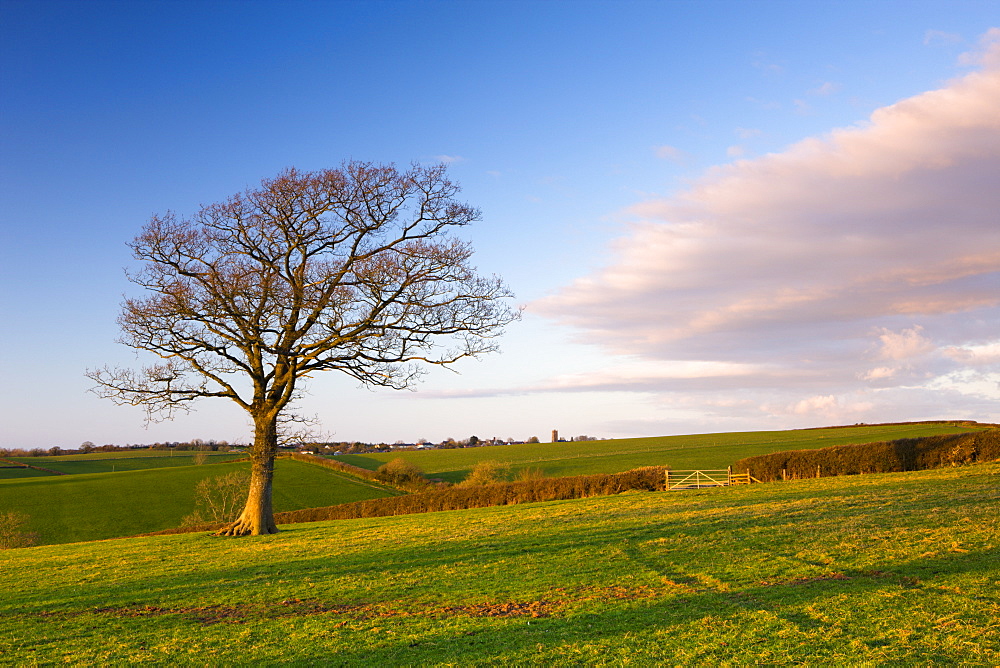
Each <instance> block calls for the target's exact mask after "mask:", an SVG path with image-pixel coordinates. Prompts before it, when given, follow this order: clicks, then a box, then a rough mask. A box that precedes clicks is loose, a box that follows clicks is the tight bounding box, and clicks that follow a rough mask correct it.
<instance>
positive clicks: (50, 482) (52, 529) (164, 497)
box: [0, 459, 400, 544]
mask: <svg viewBox="0 0 1000 668" xmlns="http://www.w3.org/2000/svg"><path fill="white" fill-rule="evenodd" d="M249 466H250V465H249V463H248V462H242V463H215V464H204V465H201V466H191V465H188V466H180V467H169V468H156V469H147V470H136V471H130V472H125V473H91V474H80V475H65V476H48V477H40V478H27V479H14V480H9V479H8V480H0V508H2V509H4V510H17V511H20V512H23V513H26V514H27V515H29V517H30V518H31V520H30V524H29V526H28V529H30V530H32V531H37V532H38V533H39V535H40V539H41V542H42V543H44V544H50V543H69V542H74V541H84V540H98V539H102V538H114V537H118V536H132V535H135V534H139V533H147V532H150V531H158V530H160V529H167V528H171V527H176V526H178V525H179V524H180V522H181V520H182V519H183V517H184V516H185V515H187V514H189V513H190V512H192V511H193V510H194V507H195V486H196V485H197V483H198V482H199V481H200V480H202V479H204V478H208V477H213V476H218V475H223V474H225V473H227V472H229V471H233V470H237V469H249ZM399 493H400V492H398V491H396V490H394V489H391V488H388V487H384V486H381V485H378V484H375V483H370V482H368V481H364V480H360V479H358V478H355V477H353V476H349V475H345V474H343V473H339V472H337V471H332V470H330V469H325V468H321V467H318V466H313V465H310V464H304V463H301V462H296V461H291V460H285V459H282V460H279V461H278V462H277V466H276V468H275V486H274V508H275V511H278V512H280V511H282V510H297V509H300V508H314V507H317V506H329V505H334V504H338V503H347V502H350V501H360V500H363V499H374V498H380V497H384V496H394V495H396V494H399Z"/></svg>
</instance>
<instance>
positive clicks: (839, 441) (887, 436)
mask: <svg viewBox="0 0 1000 668" xmlns="http://www.w3.org/2000/svg"><path fill="white" fill-rule="evenodd" d="M982 428H984V427H969V426H968V425H956V424H954V423H925V424H898V425H879V426H858V427H836V428H827V429H796V430H790V431H756V432H733V433H723V434H694V435H685V436H661V437H655V438H627V439H616V440H608V441H582V442H575V443H535V444H517V445H498V446H488V447H482V448H465V449H456V450H422V451H403V452H399V453H381V454H366V455H338V456H337V457H336V458H337V459H339V460H341V461H344V462H346V463H348V464H353V465H354V466H360V467H361V468H367V469H370V470H375V469H377V468H378V467H379V466H381V465H382V464H384V463H385V462H387V461H389V460H391V459H395V458H396V457H403V458H404V459H406V460H407V461H410V462H412V463H413V464H415V465H417V466H419V467H420V468H421V470H423V471H424V473H426V474H427V475H430V476H432V477H436V478H441V479H442V480H447V481H449V482H461V481H462V480H463V479H465V476H466V475H468V472H469V470H470V469H471V468H472V467H473V466H474V465H475V463H476V462H478V461H481V460H483V459H495V460H497V461H499V462H503V463H507V464H510V466H511V471H512V473H516V472H517V471H519V470H521V469H525V468H538V469H541V470H542V471H543V472H544V473H545V474H546V475H548V476H552V477H562V476H573V475H587V474H591V473H619V472H621V471H628V470H630V469H634V468H638V467H640V466H657V465H659V466H666V465H669V466H670V467H672V468H674V469H724V468H726V467H727V466H729V465H730V464H732V463H733V462H734V461H736V460H738V459H742V458H743V457H750V456H753V455H762V454H768V453H771V452H779V451H782V450H808V449H813V448H825V447H828V446H831V445H846V444H849V443H871V442H873V441H889V440H894V439H897V438H915V437H918V436H931V435H934V434H956V433H960V432H966V431H976V430H978V429H982Z"/></svg>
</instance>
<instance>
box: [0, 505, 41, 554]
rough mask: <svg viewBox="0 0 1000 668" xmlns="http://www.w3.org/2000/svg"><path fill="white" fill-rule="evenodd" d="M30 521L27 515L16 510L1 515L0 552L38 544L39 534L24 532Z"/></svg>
mask: <svg viewBox="0 0 1000 668" xmlns="http://www.w3.org/2000/svg"><path fill="white" fill-rule="evenodd" d="M29 519H30V518H29V517H28V516H27V515H26V514H24V513H21V512H18V511H16V510H10V511H7V512H5V513H0V550H12V549H14V548H17V547H31V546H32V545H37V544H38V532H37V531H25V530H24V528H25V526H26V525H27V524H28V520H29Z"/></svg>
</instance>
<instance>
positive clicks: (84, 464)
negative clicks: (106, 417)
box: [9, 450, 246, 475]
mask: <svg viewBox="0 0 1000 668" xmlns="http://www.w3.org/2000/svg"><path fill="white" fill-rule="evenodd" d="M203 455H204V457H205V458H206V459H207V461H208V462H211V463H214V464H218V463H220V462H227V461H233V460H236V459H243V458H245V457H246V455H245V454H242V453H233V452H206V453H203ZM195 458H196V455H195V453H193V452H177V453H175V452H172V451H162V450H133V451H130V452H100V453H98V452H93V453H89V454H81V455H58V456H56V457H10V458H9V460H10V461H12V462H20V463H22V464H28V465H31V466H38V467H41V468H46V469H49V470H50V471H58V472H59V473H65V474H67V475H76V474H80V473H120V472H123V471H141V470H144V469H158V468H168V467H171V466H193V465H194V464H195V463H196V461H195ZM28 470H29V471H35V469H28ZM39 473H40V472H39ZM41 475H53V474H45V473H41Z"/></svg>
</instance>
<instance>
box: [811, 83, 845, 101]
mask: <svg viewBox="0 0 1000 668" xmlns="http://www.w3.org/2000/svg"><path fill="white" fill-rule="evenodd" d="M839 90H840V84H838V83H834V82H832V81H824V82H823V83H822V84H820V85H819V86H817V87H816V88H813V89H812V90H810V91H809V94H810V95H818V96H821V97H826V96H827V95H833V94H834V93H836V92H838V91H839Z"/></svg>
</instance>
